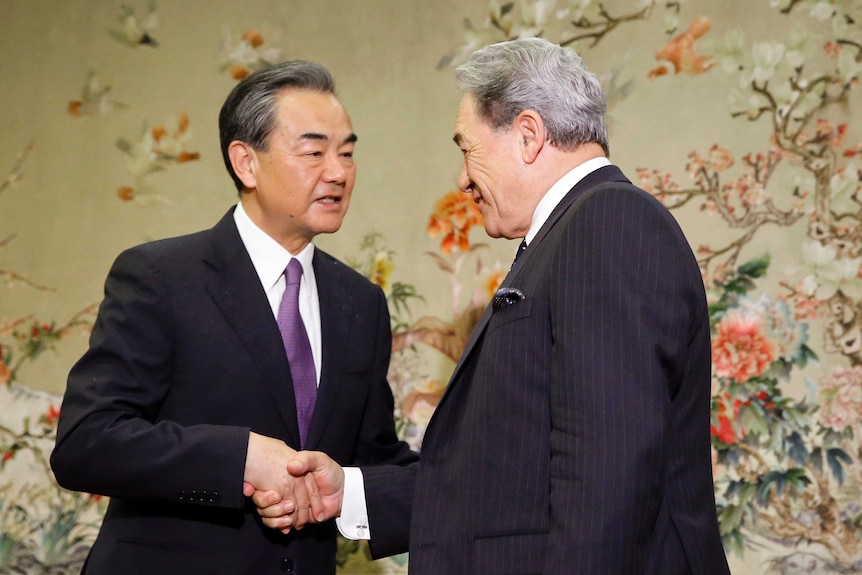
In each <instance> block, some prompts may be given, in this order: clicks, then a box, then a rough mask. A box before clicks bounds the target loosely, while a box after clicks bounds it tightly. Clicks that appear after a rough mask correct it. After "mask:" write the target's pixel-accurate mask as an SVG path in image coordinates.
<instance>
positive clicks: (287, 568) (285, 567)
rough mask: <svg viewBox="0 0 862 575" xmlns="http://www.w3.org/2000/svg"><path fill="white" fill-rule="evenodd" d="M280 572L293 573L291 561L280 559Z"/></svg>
mask: <svg viewBox="0 0 862 575" xmlns="http://www.w3.org/2000/svg"><path fill="white" fill-rule="evenodd" d="M281 571H282V573H293V559H282V560H281Z"/></svg>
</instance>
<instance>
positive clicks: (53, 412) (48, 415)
mask: <svg viewBox="0 0 862 575" xmlns="http://www.w3.org/2000/svg"><path fill="white" fill-rule="evenodd" d="M59 419H60V408H59V407H57V406H54V405H49V406H48V411H46V412H45V413H43V414H42V416H41V417H40V418H39V421H41V422H42V423H44V424H45V425H47V426H48V427H54V426H55V425H57V421H58V420H59Z"/></svg>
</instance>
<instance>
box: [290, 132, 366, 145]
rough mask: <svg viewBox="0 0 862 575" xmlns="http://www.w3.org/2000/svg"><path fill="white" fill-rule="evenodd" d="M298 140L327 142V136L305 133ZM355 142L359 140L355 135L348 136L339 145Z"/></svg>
mask: <svg viewBox="0 0 862 575" xmlns="http://www.w3.org/2000/svg"><path fill="white" fill-rule="evenodd" d="M299 139H300V140H329V136H327V135H326V134H320V133H318V132H306V133H304V134H302V135H300V136H299ZM357 140H359V138H358V137H357V136H356V134H350V135H349V136H347V137H346V138H344V140H343V141H342V142H341V145H344V144H353V143H356V141H357Z"/></svg>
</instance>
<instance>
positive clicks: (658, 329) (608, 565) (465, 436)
mask: <svg viewBox="0 0 862 575" xmlns="http://www.w3.org/2000/svg"><path fill="white" fill-rule="evenodd" d="M503 285H504V286H507V287H512V288H517V289H519V290H520V291H521V292H522V293H523V294H524V295H525V298H524V299H523V300H521V301H519V302H518V303H515V304H513V305H509V306H505V307H501V308H500V309H493V307H492V306H489V308H488V309H487V310H486V312H485V315H484V316H483V318H482V319H481V320H480V322H479V324H478V326H477V327H476V330H475V331H474V333H473V335H472V338H471V340H470V342H469V343H468V344H467V347H466V349H465V350H464V353H463V355H462V357H461V361H460V363H459V364H458V366H457V367H456V368H455V371H454V373H453V375H452V379H451V382H450V384H449V388H448V389H447V392H446V395H445V396H444V398H443V400H442V401H441V403H440V405H439V407H438V409H437V411H436V413H435V415H434V417H433V419H432V421H431V423H430V425H429V428H428V431H427V433H426V435H425V440H424V445H423V449H422V461H421V464H419V465H418V466H417V467H415V468H414V469H412V470H411V471H405V470H403V469H400V470H399V469H394V468H376V469H367V470H364V473H365V476H366V491H367V494H368V502H369V514H370V525H371V530H372V541H374V540H375V539H376V540H377V545H391V546H392V547H393V549H394V548H395V547H397V545H400V544H403V543H404V541H403V539H401V540H400V539H399V536H400V535H403V534H404V533H405V532H406V528H405V525H404V521H405V519H404V518H403V516H401V515H400V514H402V513H404V512H405V510H407V509H408V508H409V507H410V506H411V504H412V521H411V525H410V540H409V549H410V572H411V573H415V574H429V575H430V574H435V575H436V574H446V575H458V574H477V573H493V574H495V575H500V574H517V575H525V574H531V573H543V574H552V573H558V574H561V575H563V574H565V575H572V574H582V575H623V574H627V575H644V574H650V575H677V574H694V575H724V574H727V573H728V567H727V562H726V559H725V556H724V551H723V548H722V544H721V540H720V536H719V532H718V522H717V519H716V512H715V501H714V496H713V483H712V468H711V458H710V437H709V404H710V338H709V324H708V316H707V307H706V298H705V295H704V289H703V284H702V280H701V276H700V272H699V269H698V266H697V264H696V262H695V259H694V257H693V255H692V253H691V250H690V248H689V245H688V243H687V241H686V239H685V237H684V236H683V234H682V232H681V230H680V228H679V226H678V225H677V223H676V222H675V220H674V219H673V217H672V216H671V215H670V213H669V212H668V211H667V210H666V209H665V208H664V207H663V206H662V205H661V204H660V203H659V202H658V201H656V200H655V199H654V198H652V197H651V196H649V195H648V194H647V193H645V192H643V191H642V190H639V189H638V188H636V187H634V186H633V185H631V183H630V182H629V181H628V180H627V179H626V178H625V177H624V176H623V174H622V173H621V172H620V171H619V169H618V168H616V167H615V166H607V167H604V168H601V169H599V170H597V171H596V172H593V173H592V174H590V175H589V176H587V178H585V179H584V180H582V181H581V182H580V183H579V184H578V185H577V186H575V188H573V189H572V190H571V191H570V192H569V194H568V195H567V196H566V198H565V199H564V200H563V201H562V202H561V203H560V205H559V206H558V207H557V208H556V210H555V211H554V213H553V214H552V215H551V217H550V218H549V220H548V221H547V222H546V224H545V225H544V226H543V228H542V229H541V231H540V232H539V234H538V236H537V237H536V238H535V239H534V241H533V242H532V243H531V244H530V245H529V247H528V248H527V250H526V251H525V252H524V253H523V254H522V255H521V257H520V258H519V260H518V263H517V264H516V265H515V266H514V267H513V269H512V270H511V271H510V273H509V274H508V276H507V277H506V279H505V280H504V282H503Z"/></svg>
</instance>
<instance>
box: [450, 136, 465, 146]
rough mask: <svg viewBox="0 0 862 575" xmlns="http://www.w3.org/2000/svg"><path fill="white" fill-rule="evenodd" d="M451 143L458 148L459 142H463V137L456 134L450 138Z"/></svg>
mask: <svg viewBox="0 0 862 575" xmlns="http://www.w3.org/2000/svg"><path fill="white" fill-rule="evenodd" d="M452 141H453V142H455V144H456V145H457V146H458V147H459V148H460V147H461V142H463V141H464V137H463V136H461V134H460V133H456V134H455V135H454V136H452Z"/></svg>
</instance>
